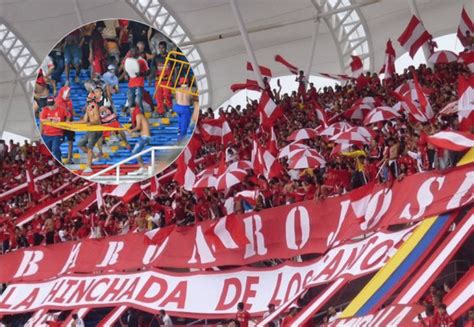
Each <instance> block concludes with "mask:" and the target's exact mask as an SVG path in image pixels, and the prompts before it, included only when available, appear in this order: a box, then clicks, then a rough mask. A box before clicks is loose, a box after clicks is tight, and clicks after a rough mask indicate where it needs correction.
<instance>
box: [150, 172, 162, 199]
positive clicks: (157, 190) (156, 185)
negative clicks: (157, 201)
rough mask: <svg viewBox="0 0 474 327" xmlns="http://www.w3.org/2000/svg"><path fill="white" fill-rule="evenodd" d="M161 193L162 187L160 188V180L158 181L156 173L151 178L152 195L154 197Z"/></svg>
mask: <svg viewBox="0 0 474 327" xmlns="http://www.w3.org/2000/svg"><path fill="white" fill-rule="evenodd" d="M160 193H161V188H160V182H159V181H158V177H157V176H156V175H155V176H153V177H152V178H151V181H150V195H151V197H152V198H154V197H156V196H158V195H160Z"/></svg>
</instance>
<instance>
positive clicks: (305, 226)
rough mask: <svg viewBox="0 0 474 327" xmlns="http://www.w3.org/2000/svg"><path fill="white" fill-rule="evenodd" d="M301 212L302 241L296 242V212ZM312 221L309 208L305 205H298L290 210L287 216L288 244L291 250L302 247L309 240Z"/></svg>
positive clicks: (286, 232) (286, 231)
mask: <svg viewBox="0 0 474 327" xmlns="http://www.w3.org/2000/svg"><path fill="white" fill-rule="evenodd" d="M297 212H298V213H299V215H298V216H299V223H300V231H301V242H300V244H299V245H298V244H296V213H297ZM310 228H311V227H310V221H309V214H308V210H306V208H305V207H303V206H297V207H295V208H293V209H291V210H290V212H289V213H288V216H287V217H286V229H285V234H286V245H287V247H288V249H290V250H299V249H302V248H303V247H304V246H305V245H306V243H307V242H308V240H309V234H310Z"/></svg>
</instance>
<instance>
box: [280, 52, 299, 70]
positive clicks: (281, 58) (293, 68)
mask: <svg viewBox="0 0 474 327" xmlns="http://www.w3.org/2000/svg"><path fill="white" fill-rule="evenodd" d="M275 61H276V62H279V63H280V64H282V65H283V66H285V67H286V68H288V70H289V71H290V72H291V73H292V74H295V75H298V74H299V71H300V70H299V69H298V67H296V66H295V65H292V64H290V63H289V62H288V61H286V60H285V59H284V58H283V57H282V56H280V55H276V56H275Z"/></svg>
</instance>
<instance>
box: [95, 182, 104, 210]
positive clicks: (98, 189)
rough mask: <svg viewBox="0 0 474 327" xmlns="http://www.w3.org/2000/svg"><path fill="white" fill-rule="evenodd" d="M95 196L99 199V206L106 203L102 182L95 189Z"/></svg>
mask: <svg viewBox="0 0 474 327" xmlns="http://www.w3.org/2000/svg"><path fill="white" fill-rule="evenodd" d="M95 196H96V199H97V208H98V209H100V208H101V207H102V206H103V205H104V196H103V194H102V186H101V185H100V183H97V187H96V189H95Z"/></svg>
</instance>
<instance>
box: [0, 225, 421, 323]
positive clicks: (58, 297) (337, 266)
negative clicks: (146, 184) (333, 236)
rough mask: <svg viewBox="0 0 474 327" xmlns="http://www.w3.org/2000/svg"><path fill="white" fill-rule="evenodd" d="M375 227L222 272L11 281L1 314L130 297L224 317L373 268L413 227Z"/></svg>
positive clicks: (146, 304)
mask: <svg viewBox="0 0 474 327" xmlns="http://www.w3.org/2000/svg"><path fill="white" fill-rule="evenodd" d="M413 228H414V227H412V228H409V229H405V230H403V231H399V232H395V233H383V232H379V233H376V234H373V235H372V236H370V237H368V238H367V239H365V240H362V241H358V242H354V243H349V244H345V245H341V246H339V247H335V248H333V249H332V250H330V251H329V252H328V253H327V254H326V255H324V256H322V257H321V258H319V259H317V260H316V261H312V262H305V263H291V264H285V265H282V266H279V267H272V268H263V269H262V268H255V269H252V268H240V269H235V270H226V271H222V272H193V273H171V272H167V271H163V270H149V271H142V272H136V273H122V274H117V273H113V274H101V275H92V276H81V275H74V276H64V277H60V278H57V279H54V280H51V281H48V282H43V283H18V284H12V285H10V286H9V287H8V288H7V290H6V291H5V292H4V293H3V295H2V296H1V297H0V314H5V313H19V312H25V311H32V310H38V309H40V308H56V309H67V308H77V307H99V306H114V305H129V306H133V307H136V308H141V309H144V310H146V311H150V312H157V311H158V310H159V309H161V308H163V309H165V310H167V311H169V312H172V313H179V314H180V315H181V316H187V317H200V315H201V314H204V315H205V316H206V317H216V318H227V317H232V316H233V315H234V314H235V312H236V306H237V303H238V302H240V301H243V302H245V303H246V304H247V305H248V310H249V311H250V312H251V313H262V312H264V311H265V310H266V309H267V305H268V303H270V302H272V303H275V304H276V305H278V304H279V303H282V302H286V301H287V300H288V299H289V298H290V297H292V296H293V295H295V294H296V293H298V292H300V291H301V290H302V289H303V288H305V287H308V286H310V285H316V284H324V283H327V282H329V281H333V280H335V279H337V278H340V277H345V278H348V279H353V278H354V277H358V276H362V275H364V274H367V273H370V272H373V271H376V270H378V269H379V268H380V267H382V265H383V264H384V263H385V262H387V260H388V259H389V258H390V257H391V255H392V254H393V253H394V252H395V250H396V249H397V248H398V247H399V245H400V244H401V241H402V240H403V239H406V237H408V235H409V234H410V233H411V232H412V230H413Z"/></svg>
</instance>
